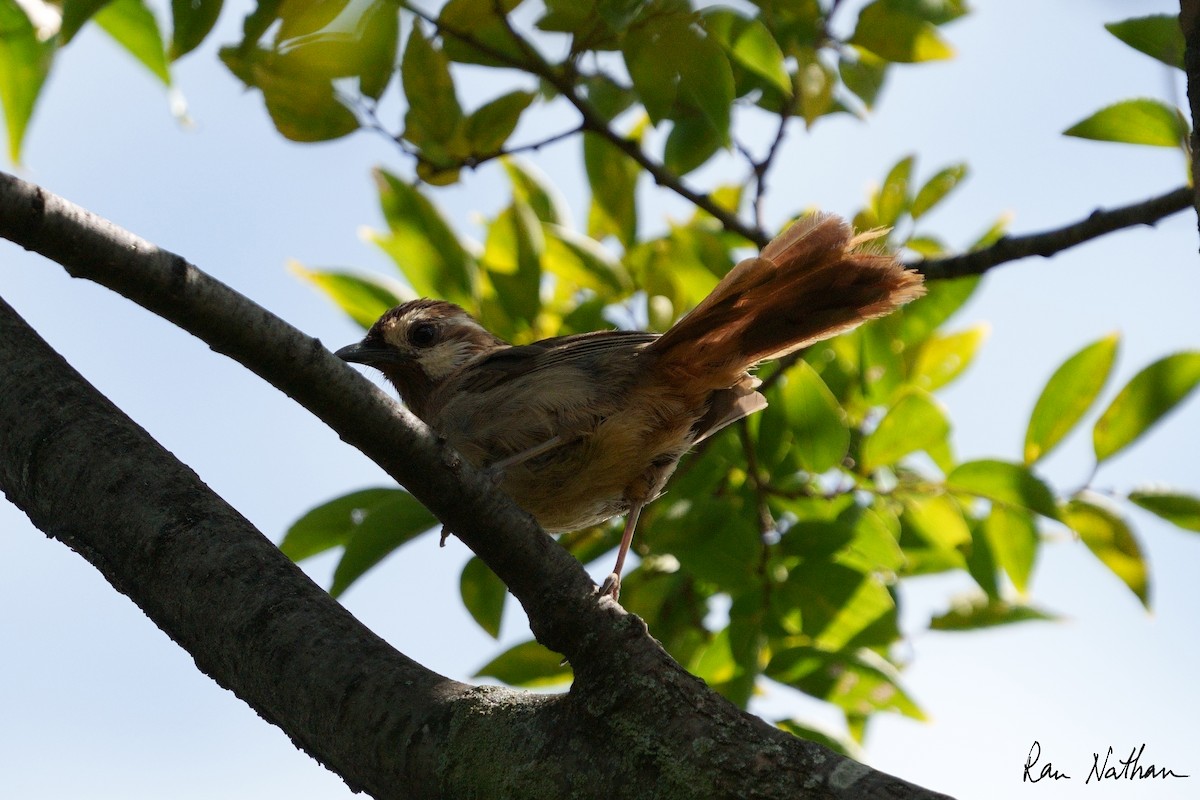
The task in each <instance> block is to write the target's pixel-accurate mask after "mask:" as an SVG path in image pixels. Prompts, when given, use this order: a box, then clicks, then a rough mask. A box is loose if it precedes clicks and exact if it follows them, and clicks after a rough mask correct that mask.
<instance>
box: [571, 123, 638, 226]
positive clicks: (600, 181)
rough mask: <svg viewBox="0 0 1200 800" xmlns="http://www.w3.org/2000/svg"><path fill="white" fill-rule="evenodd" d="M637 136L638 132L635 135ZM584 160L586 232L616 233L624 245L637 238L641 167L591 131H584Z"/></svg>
mask: <svg viewBox="0 0 1200 800" xmlns="http://www.w3.org/2000/svg"><path fill="white" fill-rule="evenodd" d="M637 138H638V139H639V140H640V138H641V137H640V136H638V137H637ZM583 163H584V167H585V168H586V170H587V177H588V184H589V185H590V186H591V187H592V204H591V208H590V211H589V212H588V236H591V237H593V238H596V239H602V238H604V237H605V236H610V235H611V236H616V237H617V239H619V240H620V241H621V243H622V244H624V245H625V246H626V247H629V246H630V245H632V244H633V243H634V241H635V240H636V239H637V202H636V198H635V191H636V189H637V179H638V175H639V174H641V167H639V166H638V164H637V162H636V161H634V160H633V159H631V158H630V157H629V156H627V155H625V153H623V152H621V151H620V150H619V149H618V148H617V147H616V145H614V144H612V143H611V142H609V141H607V140H605V139H603V138H601V137H600V136H598V135H596V134H594V133H586V132H585V133H584V134H583Z"/></svg>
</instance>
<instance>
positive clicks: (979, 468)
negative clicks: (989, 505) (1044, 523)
mask: <svg viewBox="0 0 1200 800" xmlns="http://www.w3.org/2000/svg"><path fill="white" fill-rule="evenodd" d="M946 486H947V487H948V488H950V489H952V490H955V491H959V492H965V493H966V494H969V495H974V496H976V497H982V498H984V499H986V500H990V501H992V502H993V503H1000V504H1002V505H1007V506H1013V507H1016V508H1025V509H1028V510H1030V511H1033V512H1036V513H1038V514H1041V515H1042V516H1043V517H1048V518H1050V519H1058V508H1057V506H1056V505H1055V502H1054V495H1053V493H1052V492H1051V491H1050V489H1049V488H1048V487H1047V486H1046V484H1045V483H1043V482H1042V481H1041V479H1040V478H1038V477H1037V476H1036V475H1034V474H1033V473H1032V472H1030V471H1029V469H1028V468H1026V467H1025V466H1023V465H1021V464H1010V463H1008V462H1007V461H994V460H990V459H982V460H979V461H967V462H965V463H962V464H959V465H958V466H957V467H955V468H954V470H953V471H952V472H951V473H950V474H949V475H947V476H946Z"/></svg>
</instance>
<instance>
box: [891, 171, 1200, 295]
mask: <svg viewBox="0 0 1200 800" xmlns="http://www.w3.org/2000/svg"><path fill="white" fill-rule="evenodd" d="M1191 205H1192V190H1191V189H1190V188H1189V187H1187V186H1181V187H1179V188H1178V189H1174V190H1172V191H1170V192H1167V193H1166V194H1163V195H1159V196H1158V197H1151V198H1150V199H1149V200H1143V201H1141V202H1140V203H1132V204H1130V205H1127V206H1120V207H1119V208H1112V209H1100V208H1098V209H1096V210H1095V211H1093V212H1092V213H1091V214H1089V215H1088V216H1087V217H1086V218H1085V219H1082V220H1080V221H1078V222H1073V223H1071V224H1069V225H1064V226H1063V227H1061V228H1056V229H1054V230H1049V231H1043V232H1041V233H1031V234H1027V235H1025V236H1005V237H1004V238H1003V239H1000V240H999V241H998V242H996V243H995V244H993V245H991V246H990V247H985V248H983V249H982V250H976V251H974V252H971V253H963V254H962V255H957V256H947V257H945V258H932V259H923V260H921V261H917V262H914V263H912V264H909V265H908V266H909V268H910V269H914V270H916V271H917V272H920V273H921V274H923V275H924V276H925V279H926V280H941V279H943V278H961V277H964V276H967V275H982V274H983V273H985V272H987V271H988V270H989V269H991V268H992V267H995V266H998V265H1000V264H1003V263H1005V262H1007V261H1016V260H1017V259H1021V258H1027V257H1029V256H1042V257H1048V256H1052V255H1054V254H1055V253H1058V252H1061V251H1063V250H1066V249H1068V248H1070V247H1074V246H1075V245H1078V244H1082V243H1083V242H1086V241H1089V240H1091V239H1096V238H1099V237H1100V236H1103V235H1104V234H1106V233H1112V232H1113V231H1118V230H1120V229H1122V228H1130V227H1133V226H1134V225H1153V224H1154V223H1156V222H1158V221H1159V220H1160V219H1162V218H1163V217H1167V216H1170V215H1171V214H1174V213H1176V212H1179V211H1183V210H1184V209H1185V208H1189V207H1191Z"/></svg>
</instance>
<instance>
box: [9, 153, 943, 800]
mask: <svg viewBox="0 0 1200 800" xmlns="http://www.w3.org/2000/svg"><path fill="white" fill-rule="evenodd" d="M0 236H3V237H5V238H9V239H11V240H12V241H15V242H17V243H19V244H21V245H23V246H25V247H26V248H28V249H32V250H35V251H37V252H39V253H42V254H43V255H45V256H47V257H49V258H51V259H53V260H55V261H58V262H59V263H61V264H62V265H63V266H64V267H65V268H66V269H67V271H68V272H69V273H71V274H72V275H75V276H77V277H87V278H89V279H91V280H95V281H97V282H99V283H101V284H103V285H105V286H108V287H110V288H113V289H115V290H117V291H119V292H120V293H122V294H123V295H125V296H126V297H129V298H130V299H133V300H134V301H135V302H138V303H139V304H140V305H142V306H144V307H146V308H148V309H150V310H151V311H154V312H155V313H157V314H159V315H160V316H163V317H165V318H167V319H169V320H171V321H172V322H175V323H176V324H177V325H179V326H181V327H183V328H184V329H186V330H188V331H190V332H192V333H194V334H196V335H197V336H199V337H200V338H202V339H204V340H205V341H206V342H208V343H209V344H210V345H211V346H212V347H213V349H214V350H217V351H218V352H222V353H225V354H227V355H230V356H231V357H233V358H235V360H237V361H239V362H241V363H243V364H244V365H246V366H247V367H249V368H250V369H252V370H253V371H254V372H256V373H257V374H259V375H260V376H262V377H264V378H265V379H267V380H268V381H269V382H271V383H272V384H273V385H275V386H277V387H278V388H280V389H282V390H284V391H285V392H287V393H288V394H289V395H291V396H292V397H293V398H294V399H296V400H297V401H298V402H299V403H301V405H304V406H305V407H306V408H308V409H309V410H310V411H312V412H313V413H314V414H316V415H317V416H318V417H320V418H321V419H322V420H324V421H326V422H327V423H328V424H329V425H330V426H331V427H333V428H334V430H336V431H337V432H338V433H339V434H340V435H341V436H342V438H343V439H345V440H346V441H347V442H349V443H351V444H353V445H354V446H356V447H358V448H359V449H360V450H362V451H363V452H364V453H366V454H367V455H368V456H370V457H371V458H372V459H373V460H375V461H376V462H377V463H379V464H380V466H382V467H384V469H385V470H387V471H388V473H389V474H391V475H392V476H393V477H395V478H397V479H398V480H400V481H401V482H402V483H403V484H404V485H405V486H406V487H407V488H409V489H410V490H411V491H412V492H413V494H414V495H415V496H417V497H418V499H420V500H422V502H425V503H426V504H427V505H429V506H430V508H431V509H432V510H433V511H434V513H435V514H437V515H438V517H439V518H440V519H442V520H443V522H445V523H446V524H448V525H449V526H450V527H451V529H452V530H454V531H455V532H456V533H457V534H458V535H459V536H460V538H462V539H463V540H464V541H466V542H467V544H468V545H470V546H471V547H472V549H474V550H475V552H476V553H477V554H478V555H479V556H480V557H481V558H482V559H483V560H484V561H485V562H486V563H487V564H488V565H489V566H490V567H492V569H493V570H494V571H495V572H496V573H497V574H498V575H499V576H500V577H501V578H502V579H503V580H505V581H506V582H507V583H508V584H509V586H510V588H511V589H512V591H513V593H514V595H516V596H517V598H518V599H519V600H520V601H521V602H522V604H523V605H524V606H525V608H526V612H527V613H528V614H529V617H530V622H531V626H532V627H533V628H534V631H535V633H536V634H537V635H538V636H539V638H540V639H541V640H542V641H543V642H544V643H546V644H547V645H548V646H550V647H553V648H554V649H556V650H559V652H563V653H565V654H566V655H567V656H568V657H569V658H570V660H571V662H572V664H573V665H574V667H575V674H576V680H575V683H574V685H573V686H572V689H571V691H570V692H569V693H567V694H565V695H560V696H552V697H547V696H542V695H528V694H522V693H518V692H513V691H510V690H503V689H495V688H488V687H480V688H470V687H465V686H463V685H462V684H457V683H454V682H452V681H448V680H446V679H444V678H441V677H440V676H437V675H434V674H433V673H431V672H429V671H428V670H425V669H424V668H422V667H420V666H419V665H417V664H415V663H413V662H411V661H409V660H408V659H405V658H404V657H403V656H400V655H399V654H397V653H395V652H394V651H391V650H390V648H388V647H387V645H386V644H384V643H383V642H381V641H380V640H379V639H378V638H377V637H374V636H373V634H371V633H370V632H369V631H366V630H365V629H363V628H362V627H361V626H360V625H359V624H358V623H357V622H355V621H354V620H353V619H352V618H350V616H349V615H348V614H347V613H346V612H345V611H344V610H343V609H341V608H340V607H339V606H337V605H336V603H334V602H333V601H332V600H330V599H329V598H328V596H326V595H325V594H324V593H323V592H321V591H320V590H319V589H318V588H317V587H316V586H314V585H313V584H312V583H311V582H310V581H309V580H308V579H307V578H306V577H305V576H304V575H303V574H302V573H301V572H299V570H298V569H296V568H295V567H294V566H293V565H291V564H290V562H288V561H287V560H286V559H285V558H284V557H283V556H282V554H280V553H279V552H278V551H277V550H275V549H274V548H273V547H272V546H271V545H270V543H269V542H267V541H266V540H265V539H264V538H263V537H262V536H261V535H259V534H257V533H256V532H255V531H253V529H252V528H251V527H250V526H249V524H248V523H247V522H246V521H245V520H244V519H242V518H241V517H239V516H238V515H237V514H236V512H235V511H233V510H232V509H230V508H228V507H227V506H225V505H224V504H223V503H221V502H220V501H219V500H218V499H216V498H214V497H212V495H211V492H210V491H209V490H208V489H207V488H206V487H204V486H203V484H201V483H199V480H198V478H196V476H195V475H194V474H192V473H191V472H190V471H188V470H187V469H186V468H185V467H183V466H182V465H180V464H178V463H177V462H175V461H174V460H173V459H172V458H171V457H170V456H169V454H166V453H165V452H164V451H162V450H161V448H158V446H157V445H156V444H155V443H154V442H153V441H152V440H151V439H150V438H149V436H148V435H147V434H145V432H144V431H141V430H140V429H139V428H137V427H136V426H135V425H134V424H133V423H132V422H130V421H129V420H127V419H125V418H124V417H123V416H122V415H121V414H120V412H119V411H118V410H117V409H115V408H114V407H112V405H111V404H110V403H108V401H107V400H105V399H104V398H102V397H101V396H99V395H98V393H96V392H95V390H94V389H91V387H89V386H87V384H86V383H85V382H84V381H83V380H82V379H81V378H79V377H78V376H77V375H75V374H74V373H73V371H71V370H70V368H69V367H68V366H67V365H66V364H65V363H64V362H62V360H61V359H60V358H59V357H58V356H57V355H56V354H54V353H53V352H52V351H50V350H49V348H48V347H46V346H45V344H44V343H42V342H40V340H38V339H37V337H36V335H35V334H33V333H32V331H29V330H28V328H27V326H25V325H24V323H23V322H22V321H21V320H20V319H19V318H18V317H16V315H15V313H13V312H11V310H9V309H8V308H7V307H6V306H3V305H2V304H0V429H2V430H4V431H5V432H6V434H5V436H4V437H3V438H2V439H0V487H2V488H3V489H4V491H5V493H6V494H7V495H8V496H9V498H10V499H12V500H13V501H14V502H15V503H16V504H17V505H18V506H20V507H21V508H23V509H25V510H26V513H28V514H29V515H30V517H31V519H33V520H34V522H35V524H37V525H38V526H39V527H41V528H42V529H43V530H45V531H48V532H50V533H51V534H53V535H55V536H57V537H59V538H61V539H63V541H65V542H67V543H68V544H69V545H71V546H72V547H73V548H75V549H77V550H79V551H80V552H81V553H82V554H84V555H85V556H86V557H87V558H88V559H89V560H90V561H92V563H93V564H96V565H97V566H98V567H99V568H100V569H101V571H102V572H104V574H105V575H106V577H108V579H109V580H110V581H111V582H112V583H113V585H114V586H115V587H117V588H118V589H119V590H120V591H122V592H124V593H126V594H128V595H129V596H130V597H131V598H133V599H134V600H135V601H136V602H137V603H138V604H139V606H141V607H142V608H143V609H144V610H145V611H146V612H147V614H149V615H150V616H151V618H152V619H153V620H154V621H155V622H156V624H158V625H159V626H160V627H162V628H163V630H164V631H166V632H167V633H168V634H169V635H171V636H172V637H173V638H175V639H176V640H177V641H178V642H180V644H182V645H183V646H184V647H185V648H187V649H188V651H189V652H191V653H192V654H193V655H194V656H195V657H196V660H197V664H198V665H200V667H201V668H202V669H204V670H205V671H206V672H208V674H210V675H211V676H212V677H213V678H214V679H215V680H217V681H218V683H220V684H221V685H223V686H227V687H229V688H231V689H232V690H234V691H235V692H236V693H237V694H238V695H239V696H240V697H243V699H246V700H247V702H249V703H250V704H251V705H252V706H253V707H254V708H255V709H256V710H258V711H259V713H260V714H261V715H262V716H263V717H264V718H265V719H267V720H269V721H272V722H274V723H275V724H278V725H280V726H281V727H283V728H284V729H285V731H286V732H287V733H288V734H289V735H290V736H291V737H292V738H293V740H295V741H296V742H297V743H298V744H300V745H301V746H302V747H304V748H305V749H306V750H307V751H308V752H310V753H312V754H313V755H314V756H315V757H317V758H318V759H320V760H322V761H323V762H325V763H327V764H328V765H330V766H331V767H332V768H334V769H335V770H337V771H338V772H339V774H342V775H343V776H344V777H345V778H346V779H347V781H348V782H349V783H350V784H351V786H352V788H356V789H364V790H366V791H369V792H371V793H372V794H373V795H374V796H376V797H378V798H393V797H395V798H400V797H405V798H434V797H437V798H453V797H464V796H481V797H542V796H546V797H604V798H623V797H629V798H641V797H646V798H649V797H655V798H674V797H681V798H682V797H693V796H696V794H697V793H699V794H701V795H703V796H706V797H730V798H733V797H761V798H776V797H777V798H791V797H797V796H803V797H811V798H862V797H865V798H901V797H904V798H907V797H926V798H934V797H941V795H936V794H935V793H932V792H928V791H926V790H923V789H920V788H918V787H914V786H912V785H911V784H907V783H905V782H903V781H900V780H898V779H895V778H892V777H891V776H888V775H885V774H883V773H879V772H876V771H874V770H871V769H869V768H867V767H865V766H863V765H861V764H858V763H856V762H854V761H852V760H849V759H845V758H842V757H840V756H836V755H834V754H832V753H830V752H829V751H828V750H826V749H824V748H822V747H820V746H818V745H815V744H813V743H811V742H806V741H803V740H801V739H797V738H796V737H793V736H791V735H790V734H787V733H785V732H783V731H780V730H778V729H776V728H774V727H772V726H770V725H768V724H766V723H765V722H763V721H762V720H760V719H758V718H756V717H752V716H750V715H747V714H744V713H742V712H741V711H739V710H738V709H736V708H735V707H734V706H733V705H731V704H730V703H728V702H727V701H725V700H724V699H722V698H721V697H720V696H718V695H716V694H715V693H714V692H712V691H711V690H710V689H708V687H707V686H705V685H704V684H703V683H702V682H701V681H699V680H697V679H696V678H694V677H692V676H691V675H688V674H687V673H686V672H685V671H684V670H683V669H682V668H681V667H679V665H678V664H676V663H675V662H674V661H672V660H671V659H670V657H669V656H667V655H666V653H665V652H664V651H663V650H662V649H661V648H660V647H659V646H658V645H657V643H656V642H654V640H653V639H651V638H650V637H649V635H648V634H647V632H646V630H645V626H644V624H642V623H641V621H640V620H638V619H637V618H636V617H633V616H630V615H628V614H626V613H624V612H623V611H622V610H621V609H620V607H619V606H617V605H616V604H614V603H612V602H611V601H608V600H607V599H597V597H596V594H595V588H594V585H593V584H592V583H591V581H590V579H588V577H587V575H586V573H585V572H584V571H583V569H582V567H581V566H580V564H579V563H578V562H577V561H575V559H573V558H571V557H570V556H569V555H568V554H567V553H565V551H563V550H562V548H560V547H558V546H557V545H556V544H555V543H554V542H553V540H551V539H549V537H547V536H546V535H545V534H544V533H542V532H540V531H539V530H538V529H537V528H536V526H535V525H534V524H533V523H532V521H531V519H530V518H529V517H528V515H526V514H524V513H523V512H521V511H520V510H519V509H517V508H516V507H515V506H514V505H513V504H512V503H511V502H510V501H508V500H507V499H506V498H504V497H503V496H501V495H499V493H498V492H496V491H495V490H494V489H492V488H491V486H490V484H489V483H488V482H487V481H486V480H481V479H480V478H479V476H478V475H477V473H476V472H475V471H474V470H472V469H470V468H469V467H467V466H466V465H464V464H462V463H460V462H459V461H458V459H457V457H456V456H455V455H454V454H453V452H452V451H449V450H448V449H447V448H445V447H444V446H442V445H441V444H440V443H438V442H437V441H436V439H435V438H434V437H433V436H432V435H431V434H430V433H429V431H428V430H427V429H426V428H424V427H423V426H421V425H420V424H419V423H416V422H415V421H414V420H413V419H412V418H411V417H410V416H409V415H408V414H407V413H406V412H403V411H402V410H400V409H398V408H397V407H396V405H395V404H394V403H392V402H391V401H390V400H389V399H387V398H386V397H385V396H384V395H383V394H382V393H381V392H379V391H378V390H377V389H375V387H374V386H372V385H371V384H370V383H369V382H368V381H366V380H365V379H363V378H362V377H360V376H358V375H357V374H356V373H354V372H353V371H352V370H350V369H349V368H348V367H346V366H345V365H343V364H342V363H341V362H340V361H338V360H337V359H336V358H334V357H333V356H332V355H331V354H330V353H328V352H327V351H326V350H325V349H324V348H323V347H322V346H321V345H320V343H319V342H317V341H316V340H314V339H311V338H308V337H305V336H304V335H303V334H301V333H300V332H299V331H297V330H295V329H293V328H291V327H290V326H288V325H287V324H286V323H284V322H282V321H281V320H279V319H277V318H275V317H273V316H272V315H271V314H270V313H269V312H267V311H266V310H264V309H262V308H260V307H258V306H256V305H255V304H253V303H252V302H250V301H249V300H247V299H246V298H244V297H242V296H241V295H239V294H237V293H236V292H234V291H233V290H231V289H229V288H228V287H225V286H224V285H222V284H220V283H219V282H217V281H215V280H213V279H212V278H210V277H208V276H206V275H205V274H204V273H202V272H200V271H199V270H198V269H196V268H195V267H193V266H192V265H190V264H188V263H187V262H186V261H184V260H183V259H182V258H180V257H179V256H176V255H174V254H171V253H169V252H166V251H163V250H160V249H158V248H156V247H154V246H153V245H151V244H150V243H148V242H145V241H143V240H141V239H138V238H137V237H134V236H133V235H132V234H129V233H128V232H126V231H123V230H121V229H119V228H117V227H116V226H115V225H112V224H111V223H109V222H106V221H104V220H101V219H99V218H98V217H95V216H94V215H92V214H90V213H88V212H86V211H84V210H82V209H80V208H78V207H76V206H73V205H71V204H69V203H67V202H66V201H64V200H62V199H61V198H58V197H56V196H54V195H52V194H50V193H48V192H45V191H43V190H41V189H39V188H37V187H34V186H32V185H30V184H27V183H25V182H23V181H19V180H17V179H16V178H13V177H11V176H7V175H3V174H0ZM10 432H11V433H10ZM106 465H107V466H106ZM497 743H502V744H501V745H499V746H498V745H497Z"/></svg>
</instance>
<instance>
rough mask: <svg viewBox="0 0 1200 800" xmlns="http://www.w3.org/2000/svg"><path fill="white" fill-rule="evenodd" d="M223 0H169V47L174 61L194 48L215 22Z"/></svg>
mask: <svg viewBox="0 0 1200 800" xmlns="http://www.w3.org/2000/svg"><path fill="white" fill-rule="evenodd" d="M223 4H224V0H171V22H172V28H171V49H170V58H171V60H172V61H175V60H176V59H178V58H181V57H182V56H185V55H187V54H188V53H190V52H192V51H193V50H195V49H196V48H197V47H198V46H199V45H200V43H201V42H203V41H204V37H205V36H208V34H209V32H210V31H211V30H212V29H213V25H215V24H217V17H218V16H220V14H221V6H222V5H223Z"/></svg>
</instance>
